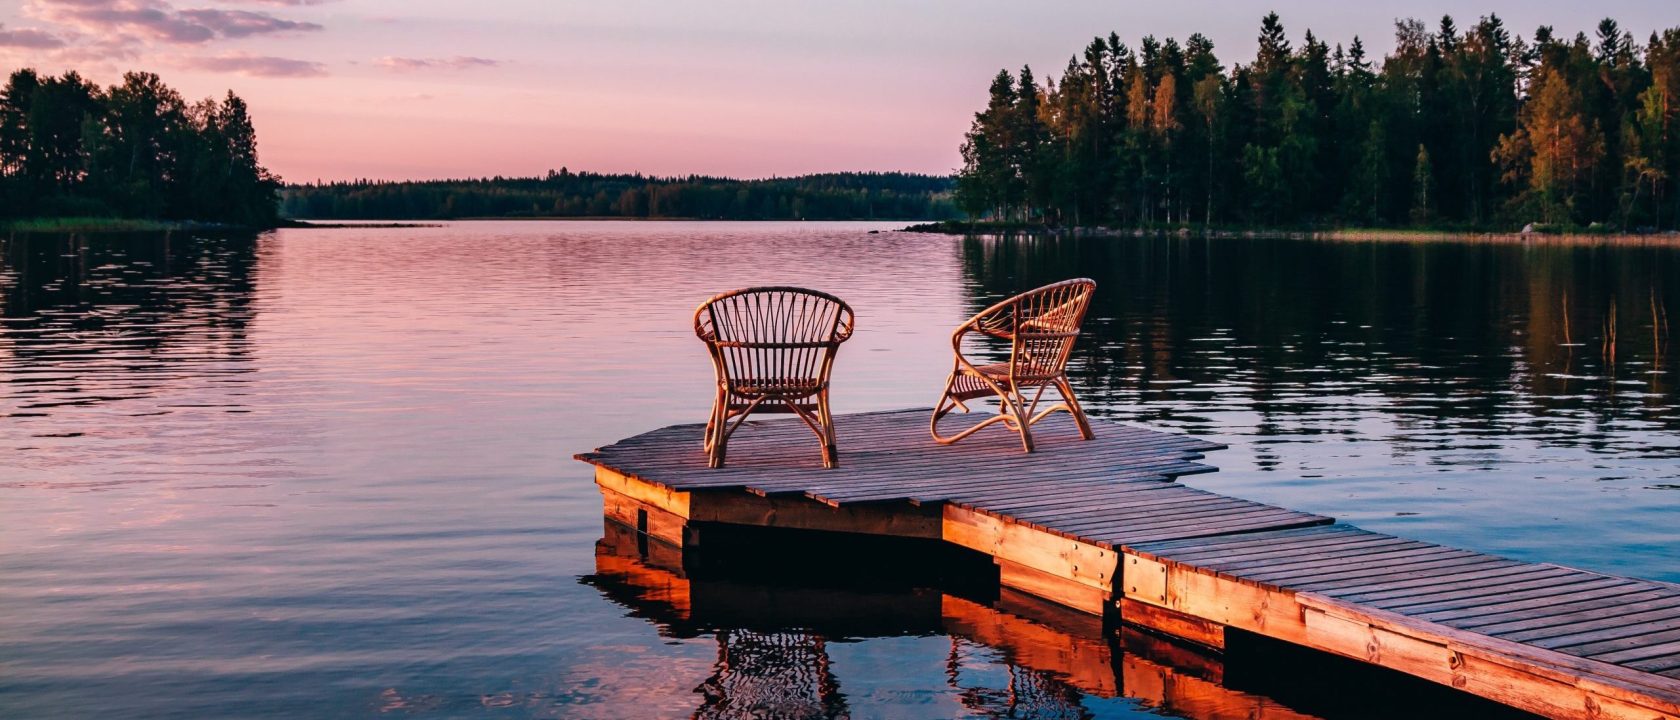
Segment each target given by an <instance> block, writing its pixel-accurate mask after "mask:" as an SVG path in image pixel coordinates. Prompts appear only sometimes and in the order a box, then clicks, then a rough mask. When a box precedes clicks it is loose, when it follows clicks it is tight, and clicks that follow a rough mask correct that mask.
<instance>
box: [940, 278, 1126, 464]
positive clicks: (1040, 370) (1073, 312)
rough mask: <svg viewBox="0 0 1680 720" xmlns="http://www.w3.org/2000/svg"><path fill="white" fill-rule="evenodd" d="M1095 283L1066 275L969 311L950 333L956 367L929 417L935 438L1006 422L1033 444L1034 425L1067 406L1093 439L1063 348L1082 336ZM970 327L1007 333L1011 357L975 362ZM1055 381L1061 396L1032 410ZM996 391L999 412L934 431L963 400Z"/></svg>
mask: <svg viewBox="0 0 1680 720" xmlns="http://www.w3.org/2000/svg"><path fill="white" fill-rule="evenodd" d="M1096 287H1097V284H1096V283H1095V282H1093V281H1091V280H1087V279H1085V278H1079V279H1076V280H1064V281H1062V282H1059V283H1055V284H1053V285H1046V286H1044V287H1041V288H1038V289H1037V290H1032V291H1029V292H1025V293H1022V294H1020V295H1016V296H1015V297H1012V298H1009V299H1008V300H1005V301H1003V302H1000V303H998V304H996V305H993V306H991V307H989V308H986V309H985V310H981V311H980V313H979V314H977V315H975V316H974V317H972V318H969V319H968V322H965V323H963V324H962V325H961V326H960V327H958V328H957V330H956V332H954V333H952V334H951V348H952V349H953V350H954V351H955V353H956V367H954V368H952V370H951V376H950V378H949V379H947V380H946V381H945V391H944V393H943V394H941V395H940V396H939V403H938V404H937V405H935V406H934V408H933V421H932V423H930V426H931V429H932V431H933V439H934V440H935V441H937V442H939V443H940V444H944V445H948V444H950V443H954V442H956V441H958V440H961V439H963V438H965V437H968V436H969V435H973V434H974V433H975V432H977V431H979V430H980V429H981V428H984V427H986V426H987V425H991V424H993V423H1003V424H1004V425H1005V426H1006V427H1008V428H1009V429H1011V430H1014V431H1016V432H1018V433H1020V435H1021V445H1022V447H1025V448H1026V450H1027V452H1032V450H1033V440H1032V426H1033V425H1034V424H1035V423H1037V422H1038V421H1040V420H1043V419H1044V418H1045V417H1046V416H1048V415H1049V414H1050V413H1053V412H1055V411H1057V410H1066V411H1067V412H1068V413H1070V414H1072V415H1073V419H1074V422H1075V423H1077V424H1078V425H1079V435H1080V437H1083V438H1085V439H1086V440H1090V439H1091V437H1092V435H1091V424H1090V423H1089V422H1087V421H1086V419H1085V411H1084V410H1082V409H1080V407H1079V400H1078V399H1077V398H1075V397H1074V395H1073V388H1072V387H1071V386H1069V385H1068V379H1067V361H1068V353H1069V352H1070V351H1072V350H1073V343H1074V340H1076V339H1078V337H1079V325H1080V323H1081V322H1082V321H1083V320H1084V319H1085V310H1086V309H1087V308H1089V307H1090V305H1091V293H1092V292H1093V291H1095V290H1096ZM969 333H980V334H981V335H986V336H989V337H994V338H998V339H1001V340H1008V341H1009V361H1008V362H1001V363H992V364H988V365H976V364H974V363H973V362H970V361H969V359H968V358H967V357H964V356H963V351H962V343H963V338H964V337H966V336H967V335H968V334H969ZM1048 387H1054V388H1056V392H1058V393H1060V394H1061V396H1062V402H1059V403H1057V404H1056V405H1054V406H1052V407H1049V408H1045V409H1044V410H1038V411H1037V414H1034V411H1035V410H1037V408H1038V402H1039V400H1040V399H1041V398H1042V397H1043V396H1044V389H1045V388H1048ZM992 395H996V396H997V397H998V399H999V401H1000V405H999V407H998V414H997V416H996V417H991V418H987V419H986V420H985V421H983V422H981V423H979V424H978V425H974V426H973V427H970V428H968V429H966V430H963V431H962V432H959V433H957V434H955V435H950V436H943V435H940V434H939V420H940V418H943V417H945V416H946V415H947V414H949V413H950V412H951V411H952V410H957V409H960V410H962V411H963V412H968V406H967V405H965V404H963V401H965V400H972V399H975V398H982V397H990V396H992Z"/></svg>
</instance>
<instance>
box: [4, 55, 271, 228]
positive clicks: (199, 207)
mask: <svg viewBox="0 0 1680 720" xmlns="http://www.w3.org/2000/svg"><path fill="white" fill-rule="evenodd" d="M280 184H281V183H280V179H279V178H278V177H275V176H274V174H272V173H270V172H269V171H268V170H267V169H266V168H264V167H263V166H262V165H261V164H260V163H258V162H257V136H256V130H255V128H254V127H253V126H252V124H251V116H250V112H249V109H248V108H247V106H246V104H245V101H244V100H242V99H240V97H239V96H238V95H235V94H234V93H233V92H231V91H230V92H228V94H227V95H226V96H225V97H224V98H223V99H221V100H220V101H218V100H215V99H212V98H206V99H204V100H200V101H198V102H195V103H188V102H187V101H186V100H185V99H183V98H182V96H181V94H180V93H179V92H176V91H175V90H174V89H173V88H170V87H169V86H168V85H166V84H164V82H163V80H162V79H161V78H159V77H158V76H157V75H155V74H152V73H146V72H130V73H126V74H124V75H123V79H122V82H121V83H119V84H116V85H112V86H111V87H109V88H101V87H100V86H98V85H97V84H94V83H93V82H90V81H88V80H86V79H84V78H83V77H82V76H81V75H79V74H77V73H76V72H74V71H70V72H66V73H64V74H63V75H61V76H56V77H54V76H48V75H41V74H40V73H38V72H36V71H34V70H31V69H22V70H16V71H13V72H12V73H11V75H10V76H9V77H8V78H7V81H6V85H5V87H4V88H0V223H17V222H20V221H22V222H23V223H24V224H25V225H26V226H27V225H28V222H29V221H33V220H40V219H44V218H45V219H51V218H78V219H86V220H85V221H86V222H95V223H102V222H108V223H110V224H112V225H113V226H120V225H122V223H121V222H118V220H117V219H122V220H123V221H127V222H128V223H129V224H133V222H134V221H162V222H177V223H181V222H187V223H206V224H217V225H231V226H240V227H252V228H266V227H274V226H275V225H276V224H278V222H279V215H278V212H277V211H278V206H277V205H276V202H275V193H276V192H278V191H279V189H280Z"/></svg>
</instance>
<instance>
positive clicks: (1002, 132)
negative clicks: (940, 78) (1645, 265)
mask: <svg viewBox="0 0 1680 720" xmlns="http://www.w3.org/2000/svg"><path fill="white" fill-rule="evenodd" d="M1677 116H1680V28H1673V29H1668V30H1663V31H1661V32H1660V33H1653V34H1652V35H1651V36H1650V38H1649V39H1648V40H1647V41H1646V42H1645V44H1644V45H1643V46H1641V45H1639V44H1637V43H1636V42H1635V40H1634V37H1633V35H1632V34H1631V33H1629V32H1626V31H1624V30H1623V29H1622V28H1621V27H1620V26H1619V25H1618V24H1617V23H1616V21H1614V20H1610V19H1606V20H1604V21H1602V22H1601V23H1599V25H1598V28H1597V32H1596V37H1595V38H1590V39H1589V38H1588V37H1587V35H1586V34H1584V33H1581V34H1577V35H1576V36H1575V37H1574V38H1565V37H1562V36H1560V35H1559V34H1558V33H1557V32H1556V31H1555V30H1554V29H1553V28H1551V27H1549V26H1542V27H1540V28H1539V29H1538V30H1536V31H1535V32H1534V34H1533V36H1532V37H1531V38H1530V39H1528V40H1524V39H1523V38H1522V37H1521V36H1515V37H1513V36H1512V34H1511V32H1510V31H1509V30H1508V29H1507V28H1506V27H1505V25H1504V23H1503V22H1502V21H1501V20H1500V19H1499V18H1498V17H1497V16H1494V15H1489V16H1487V17H1484V18H1482V19H1481V20H1480V21H1479V22H1477V23H1476V24H1475V26H1473V27H1471V28H1469V29H1468V30H1463V31H1461V30H1460V29H1459V28H1458V26H1457V24H1456V23H1455V22H1454V21H1453V19H1452V18H1451V17H1443V18H1442V19H1441V21H1440V23H1439V25H1438V26H1436V28H1435V29H1434V30H1430V29H1428V28H1427V27H1426V26H1425V25H1424V24H1423V23H1422V22H1420V21H1417V20H1402V21H1399V22H1397V23H1396V34H1395V48H1394V50H1393V51H1392V52H1391V53H1390V54H1389V55H1387V56H1386V57H1384V58H1382V59H1381V60H1380V61H1378V60H1373V59H1372V58H1370V57H1368V56H1367V54H1366V51H1365V48H1364V44H1363V42H1361V40H1360V39H1359V38H1358V37H1354V38H1353V40H1352V42H1351V43H1349V44H1348V45H1347V46H1346V47H1344V46H1343V45H1341V44H1337V45H1336V46H1335V47H1334V48H1331V47H1330V46H1328V45H1327V44H1326V43H1325V42H1324V41H1322V40H1320V39H1319V38H1317V37H1315V36H1314V35H1313V33H1312V32H1311V31H1308V32H1307V33H1306V34H1305V36H1304V37H1303V38H1302V41H1301V45H1300V46H1299V47H1292V46H1291V43H1290V40H1289V39H1288V37H1287V35H1286V33H1285V31H1284V27H1283V24H1282V22H1281V21H1280V20H1279V19H1278V16H1277V14H1276V13H1271V14H1268V15H1267V16H1266V17H1265V18H1264V20H1263V21H1262V23H1261V28H1260V35H1259V49H1258V52H1257V54H1256V57H1255V59H1254V61H1253V62H1252V63H1249V64H1246V65H1234V66H1232V67H1231V68H1230V69H1229V70H1226V69H1225V68H1224V67H1223V66H1222V65H1221V63H1220V62H1219V60H1218V58H1217V57H1216V55H1215V54H1214V47H1213V43H1212V42H1211V41H1209V40H1208V39H1207V38H1206V37H1205V36H1203V35H1200V34H1196V35H1192V36H1190V38H1189V40H1188V41H1186V42H1185V43H1184V44H1183V45H1180V44H1179V43H1178V42H1177V41H1175V40H1173V39H1170V38H1169V39H1167V40H1165V41H1158V40H1157V39H1155V38H1154V37H1152V36H1151V37H1144V38H1143V39H1142V41H1141V43H1140V44H1139V46H1138V48H1137V49H1135V50H1134V49H1132V48H1130V47H1128V46H1126V45H1125V44H1123V43H1121V42H1120V39H1119V37H1118V35H1116V34H1110V35H1109V36H1108V37H1106V38H1102V37H1098V38H1097V39H1095V40H1093V41H1092V42H1091V43H1090V44H1089V45H1088V46H1086V48H1085V49H1084V52H1083V53H1082V54H1080V55H1076V56H1074V57H1073V58H1072V59H1070V60H1069V61H1068V64H1067V67H1066V68H1065V69H1064V70H1063V71H1062V74H1061V77H1060V78H1055V79H1046V80H1045V81H1044V82H1043V83H1040V82H1039V81H1038V80H1037V79H1035V77H1034V76H1033V72H1032V69H1031V68H1030V67H1024V68H1022V69H1021V72H1020V73H1019V74H1018V75H1012V74H1011V73H1009V72H1008V71H1007V70H1005V71H1001V72H999V73H998V74H997V76H996V77H995V78H994V79H993V81H992V84H991V93H990V100H989V102H988V103H987V106H986V108H985V109H984V110H982V111H981V112H979V113H977V114H976V115H975V118H974V122H973V125H972V127H971V129H970V130H969V132H968V133H967V135H966V136H965V138H964V142H963V144H962V158H963V167H962V170H961V171H960V172H959V174H958V178H957V191H956V196H957V200H958V203H959V205H960V206H961V207H962V208H963V209H964V210H966V211H967V212H968V213H969V214H970V215H972V216H975V217H988V218H992V219H998V220H1009V221H1016V222H1043V223H1046V224H1054V225H1086V226H1092V225H1123V226H1151V225H1154V226H1159V225H1185V224H1195V223H1200V224H1207V225H1213V224H1239V223H1240V224H1253V225H1266V226H1303V225H1305V226H1317V225H1380V226H1415V227H1432V228H1448V227H1456V228H1495V227H1506V228H1511V227H1520V226H1523V225H1525V224H1527V223H1531V222H1532V223H1541V224H1552V225H1555V226H1558V227H1582V226H1589V225H1591V224H1594V223H1599V224H1603V225H1605V226H1609V227H1615V228H1620V229H1625V230H1645V229H1659V228H1661V229H1668V228H1676V227H1680V193H1677V192H1675V189H1674V181H1675V179H1676V178H1677V177H1680V127H1677V126H1676V120H1677Z"/></svg>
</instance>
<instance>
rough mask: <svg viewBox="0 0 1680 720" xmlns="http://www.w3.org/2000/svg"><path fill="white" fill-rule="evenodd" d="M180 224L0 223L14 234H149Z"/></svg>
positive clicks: (85, 220) (64, 220) (78, 219)
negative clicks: (149, 232) (148, 232)
mask: <svg viewBox="0 0 1680 720" xmlns="http://www.w3.org/2000/svg"><path fill="white" fill-rule="evenodd" d="M179 227H181V225H180V224H179V223H170V222H164V221H162V220H138V219H134V218H110V217H49V218H27V219H22V220H6V221H0V229H5V230H10V231H13V232H147V231H157V230H172V229H175V228H179Z"/></svg>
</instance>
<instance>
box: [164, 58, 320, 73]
mask: <svg viewBox="0 0 1680 720" xmlns="http://www.w3.org/2000/svg"><path fill="white" fill-rule="evenodd" d="M182 64H183V65H185V66H187V67H190V68H194V69H197V70H209V71H211V72H226V73H238V74H240V75H250V76H253V77H290V78H302V77H321V76H323V75H326V74H327V66H325V65H323V64H321V63H318V62H311V61H309V60H294V59H292V58H283V57H273V56H268V55H246V54H244V53H230V54H227V55H216V56H211V57H195V58H187V59H186V60H184V61H183V62H182Z"/></svg>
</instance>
